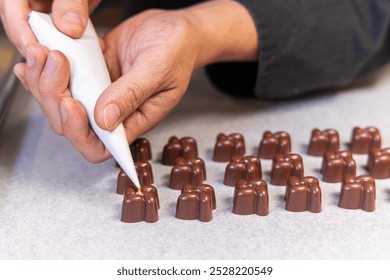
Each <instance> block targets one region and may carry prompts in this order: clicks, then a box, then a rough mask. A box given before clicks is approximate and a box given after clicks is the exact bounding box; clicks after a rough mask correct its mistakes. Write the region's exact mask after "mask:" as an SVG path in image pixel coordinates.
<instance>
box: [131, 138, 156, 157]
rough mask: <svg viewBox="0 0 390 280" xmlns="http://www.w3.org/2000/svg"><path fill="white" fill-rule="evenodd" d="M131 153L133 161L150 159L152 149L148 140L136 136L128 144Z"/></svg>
mask: <svg viewBox="0 0 390 280" xmlns="http://www.w3.org/2000/svg"><path fill="white" fill-rule="evenodd" d="M130 151H131V155H132V156H133V160H134V161H148V160H151V159H152V149H151V147H150V143H149V140H148V139H146V138H138V139H136V140H135V141H134V142H133V143H131V145H130Z"/></svg>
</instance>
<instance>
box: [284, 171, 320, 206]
mask: <svg viewBox="0 0 390 280" xmlns="http://www.w3.org/2000/svg"><path fill="white" fill-rule="evenodd" d="M285 200H286V208H285V209H286V210H287V211H290V212H303V211H310V212H312V213H320V212H321V210H322V207H321V204H322V195H321V188H320V184H319V181H318V179H317V178H315V177H312V176H307V177H303V178H297V177H295V176H293V177H290V178H289V179H288V181H287V187H286V194H285Z"/></svg>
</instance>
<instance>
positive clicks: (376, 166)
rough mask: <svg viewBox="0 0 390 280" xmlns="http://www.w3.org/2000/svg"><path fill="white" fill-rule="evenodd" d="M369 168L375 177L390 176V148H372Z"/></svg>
mask: <svg viewBox="0 0 390 280" xmlns="http://www.w3.org/2000/svg"><path fill="white" fill-rule="evenodd" d="M367 169H368V170H369V172H370V175H371V176H372V177H373V178H375V179H387V178H390V148H384V149H377V148H374V149H371V151H370V153H369V155H368V163H367Z"/></svg>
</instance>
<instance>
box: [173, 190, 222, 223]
mask: <svg viewBox="0 0 390 280" xmlns="http://www.w3.org/2000/svg"><path fill="white" fill-rule="evenodd" d="M216 208H217V204H216V199H215V193H214V188H213V187H212V186H210V185H207V184H203V185H200V186H198V187H194V186H192V185H191V184H188V183H187V184H185V185H184V186H183V188H182V190H181V194H180V196H179V198H178V199H177V204H176V218H178V219H181V220H196V219H198V220H199V221H201V222H209V221H211V220H212V219H213V210H214V209H216Z"/></svg>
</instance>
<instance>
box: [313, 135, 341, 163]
mask: <svg viewBox="0 0 390 280" xmlns="http://www.w3.org/2000/svg"><path fill="white" fill-rule="evenodd" d="M339 147H340V141H339V133H338V132H337V131H336V130H334V129H325V130H322V131H321V130H319V129H317V128H315V129H313V130H312V132H311V138H310V143H309V146H308V148H307V154H308V155H311V156H320V157H322V156H323V155H324V154H325V152H337V151H338V150H339Z"/></svg>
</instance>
